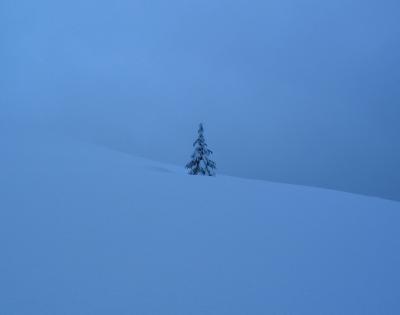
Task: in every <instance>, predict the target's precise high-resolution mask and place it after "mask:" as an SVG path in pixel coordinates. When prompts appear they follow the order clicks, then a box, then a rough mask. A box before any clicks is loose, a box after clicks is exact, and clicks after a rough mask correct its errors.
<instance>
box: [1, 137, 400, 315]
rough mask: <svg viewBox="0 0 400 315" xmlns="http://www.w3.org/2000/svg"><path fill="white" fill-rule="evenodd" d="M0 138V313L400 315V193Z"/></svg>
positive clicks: (78, 145)
mask: <svg viewBox="0 0 400 315" xmlns="http://www.w3.org/2000/svg"><path fill="white" fill-rule="evenodd" d="M2 141H3V143H2V154H1V156H0V191H1V196H0V252H1V256H0V314H1V315H17V314H18V315H59V314H68V315H69V314H71V315H89V314H93V315H102V314H110V315H111V314H112V315H128V314H130V315H150V314H160V315H191V314H193V315H200V314H201V315H203V314H210V315H211V314H212V315H214V314H215V315H222V314H229V315H235V314H237V315H244V314H249V315H250V314H251V315H252V314H259V315H267V314H304V315H312V314H318V315H321V314H339V315H343V314H349V315H355V314H360V315H366V314H385V315H390V314H393V315H395V314H400V254H399V248H400V228H399V227H400V203H396V202H392V201H386V200H380V199H376V198H369V197H363V196H357V195H352V194H346V193H339V192H335V191H328V190H321V189H314V188H307V187H297V186H290V185H282V184H273V183H268V182H263V181H251V180H244V179H237V178H230V177H225V176H219V177H217V178H204V177H191V176H186V175H185V174H184V173H183V170H181V169H178V168H174V167H170V166H168V165H162V164H160V163H156V162H151V161H147V160H144V159H139V158H135V157H132V156H129V155H125V154H122V153H120V152H116V151H112V150H109V149H107V148H101V147H97V146H94V145H91V144H88V143H79V142H75V141H73V140H67V139H64V140H60V139H58V138H57V137H54V138H53V139H52V137H47V139H46V140H44V139H43V137H34V136H27V135H22V136H18V137H15V139H14V140H10V139H9V140H8V141H5V140H4V138H2ZM220 162H221V163H222V161H220Z"/></svg>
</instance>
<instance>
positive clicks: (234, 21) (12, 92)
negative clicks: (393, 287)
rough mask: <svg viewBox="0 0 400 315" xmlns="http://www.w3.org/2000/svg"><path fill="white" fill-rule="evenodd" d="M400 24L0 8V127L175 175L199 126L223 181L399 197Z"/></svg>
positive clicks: (378, 15) (254, 13)
mask: <svg viewBox="0 0 400 315" xmlns="http://www.w3.org/2000/svg"><path fill="white" fill-rule="evenodd" d="M399 21H400V2H398V1H397V0H382V1H377V0H363V1H361V0H347V1H338V0H336V1H326V0H308V1H304V0H300V1H298V0H272V1H261V0H259V1H244V0H234V1H232V0H231V1H228V0H225V1H219V0H203V1H197V0H194V1H183V0H171V1H161V0H156V1H145V0H142V1H132V0H131V1H129V0H119V1H118V0H117V1H98V0H97V1H94V0H89V1H85V0H79V1H78V0H70V1H62V2H60V1H50V0H49V1H45V0H38V1H31V0H25V1H19V0H13V1H12V0H0V45H1V49H0V69H1V76H0V108H1V110H0V115H1V117H0V118H1V119H0V123H2V124H10V125H15V126H17V127H18V128H24V126H25V128H32V129H34V128H37V126H38V125H45V126H47V127H48V128H49V129H48V130H53V131H54V130H57V131H58V132H61V133H67V134H72V135H74V136H76V137H80V138H82V139H85V140H90V141H95V142H97V143H100V144H103V145H107V146H110V147H112V148H115V149H118V150H122V151H126V152H129V153H132V154H137V155H141V156H145V157H149V158H152V159H156V160H160V161H165V162H170V163H175V164H180V165H184V164H185V163H186V162H187V160H188V158H189V156H190V154H191V151H192V148H191V144H192V142H193V140H194V138H195V136H196V130H197V125H198V123H200V122H203V123H204V124H205V135H206V139H207V140H208V143H209V145H210V147H211V148H212V149H213V150H214V152H215V160H216V161H217V163H218V166H219V171H220V172H221V173H225V174H229V175H235V176H244V177H251V178H259V179H266V180H272V181H282V182H288V183H294V184H304V185H313V186H321V187H327V188H333V189H340V190H345V191H350V192H356V193H363V194H369V195H375V196H381V197H385V198H394V199H398V200H400V167H399V164H400V141H399V134H400V132H399V131H400V124H399V123H398V118H399V117H400V88H399V84H400V62H399V56H400V22H399ZM28 122H30V123H31V122H35V124H30V123H28ZM4 136H5V135H2V137H4Z"/></svg>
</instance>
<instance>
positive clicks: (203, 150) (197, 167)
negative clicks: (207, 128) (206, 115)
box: [186, 124, 217, 176]
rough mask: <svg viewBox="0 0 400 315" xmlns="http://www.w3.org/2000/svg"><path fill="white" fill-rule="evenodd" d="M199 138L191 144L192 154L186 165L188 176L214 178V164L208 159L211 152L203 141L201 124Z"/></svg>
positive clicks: (201, 125)
mask: <svg viewBox="0 0 400 315" xmlns="http://www.w3.org/2000/svg"><path fill="white" fill-rule="evenodd" d="M198 133H199V136H198V138H197V140H196V141H195V142H194V143H193V147H194V148H195V149H194V153H193V154H192V156H191V157H192V160H191V161H190V162H189V163H188V164H187V165H186V168H187V169H188V170H189V174H190V175H205V176H215V170H216V168H217V167H216V164H215V162H214V161H212V160H211V159H210V157H211V155H212V153H213V152H212V151H211V150H210V149H208V147H207V143H206V140H205V139H204V128H203V124H200V126H199V131H198Z"/></svg>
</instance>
